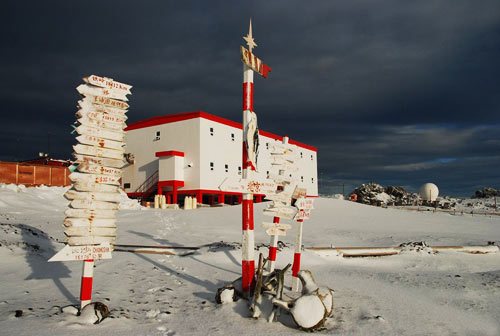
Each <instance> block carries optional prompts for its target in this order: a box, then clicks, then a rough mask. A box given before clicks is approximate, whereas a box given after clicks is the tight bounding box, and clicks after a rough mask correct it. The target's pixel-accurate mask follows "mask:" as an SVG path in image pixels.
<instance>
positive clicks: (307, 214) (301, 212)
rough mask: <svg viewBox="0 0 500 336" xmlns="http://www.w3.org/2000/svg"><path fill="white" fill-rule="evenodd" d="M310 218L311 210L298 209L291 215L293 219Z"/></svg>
mask: <svg viewBox="0 0 500 336" xmlns="http://www.w3.org/2000/svg"><path fill="white" fill-rule="evenodd" d="M309 218H311V210H305V209H300V210H299V211H297V214H296V215H295V216H294V217H293V220H296V221H298V220H305V219H309Z"/></svg>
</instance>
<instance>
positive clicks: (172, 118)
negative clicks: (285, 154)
mask: <svg viewBox="0 0 500 336" xmlns="http://www.w3.org/2000/svg"><path fill="white" fill-rule="evenodd" d="M195 118H203V119H207V120H211V121H215V122H217V123H219V124H223V125H227V126H230V127H234V128H239V129H242V126H241V123H239V122H236V121H232V120H229V119H226V118H222V117H218V116H216V115H213V114H210V113H207V112H205V111H195V112H183V113H177V114H169V115H165V116H159V117H153V118H149V119H145V120H142V121H138V122H135V123H132V124H130V125H129V126H127V128H125V131H132V130H135V129H141V128H146V127H151V126H157V125H163V124H170V123H173V122H177V121H183V120H189V119H195ZM259 134H260V135H263V136H265V137H268V138H271V139H274V140H278V141H282V140H283V137H282V136H279V135H276V134H274V133H271V132H267V131H263V130H259ZM288 143H290V144H292V145H295V146H298V147H302V148H305V149H308V150H311V151H313V152H317V151H318V149H317V148H316V147H314V146H311V145H307V144H305V143H302V142H299V141H295V140H292V139H290V140H289V141H288Z"/></svg>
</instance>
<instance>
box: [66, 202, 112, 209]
mask: <svg viewBox="0 0 500 336" xmlns="http://www.w3.org/2000/svg"><path fill="white" fill-rule="evenodd" d="M70 205H71V207H72V208H74V209H91V210H118V207H119V204H117V203H112V202H104V201H92V200H90V201H88V200H81V199H75V200H72V201H71V203H70Z"/></svg>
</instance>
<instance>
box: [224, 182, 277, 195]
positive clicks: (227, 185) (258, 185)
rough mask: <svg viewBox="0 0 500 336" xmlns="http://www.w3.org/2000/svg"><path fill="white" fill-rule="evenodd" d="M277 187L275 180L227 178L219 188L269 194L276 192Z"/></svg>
mask: <svg viewBox="0 0 500 336" xmlns="http://www.w3.org/2000/svg"><path fill="white" fill-rule="evenodd" d="M277 187H278V186H277V184H276V182H274V181H273V180H256V179H241V178H238V179H234V178H226V179H225V180H224V181H223V182H222V184H221V185H220V186H219V189H220V190H224V191H233V192H243V193H252V194H265V195H269V194H271V193H274V192H275V191H276V188H277Z"/></svg>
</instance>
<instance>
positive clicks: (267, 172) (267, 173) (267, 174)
mask: <svg viewBox="0 0 500 336" xmlns="http://www.w3.org/2000/svg"><path fill="white" fill-rule="evenodd" d="M266 176H267V178H269V170H268V171H266Z"/></svg>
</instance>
